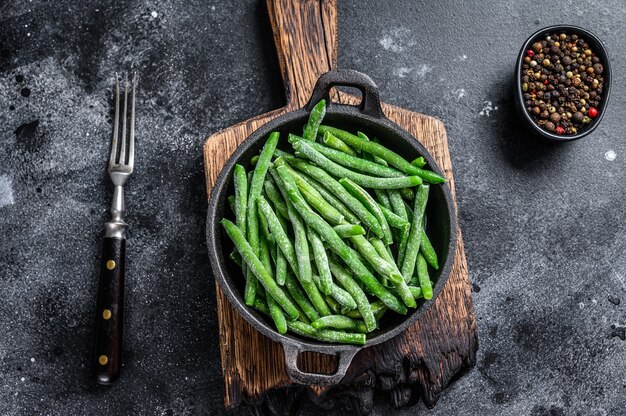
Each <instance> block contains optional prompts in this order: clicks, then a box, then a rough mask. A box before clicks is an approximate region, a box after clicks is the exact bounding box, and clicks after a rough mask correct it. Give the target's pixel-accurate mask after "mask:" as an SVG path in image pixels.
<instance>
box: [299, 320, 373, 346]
mask: <svg viewBox="0 0 626 416" xmlns="http://www.w3.org/2000/svg"><path fill="white" fill-rule="evenodd" d="M287 328H289V330H290V331H292V332H294V333H295V334H298V335H300V336H303V337H307V338H313V339H316V340H319V341H326V342H339V343H342V344H355V345H365V334H358V333H348V332H344V331H335V330H332V329H315V328H313V327H312V326H311V325H307V324H304V323H302V322H298V321H293V322H287Z"/></svg>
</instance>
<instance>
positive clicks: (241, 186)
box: [233, 164, 248, 235]
mask: <svg viewBox="0 0 626 416" xmlns="http://www.w3.org/2000/svg"><path fill="white" fill-rule="evenodd" d="M233 176H234V177H233V181H234V184H235V201H234V202H235V223H236V224H237V227H239V229H240V230H241V233H242V234H243V235H247V233H246V215H247V211H248V177H247V173H246V169H245V168H244V167H243V166H241V165H240V164H236V165H235V170H234V174H233Z"/></svg>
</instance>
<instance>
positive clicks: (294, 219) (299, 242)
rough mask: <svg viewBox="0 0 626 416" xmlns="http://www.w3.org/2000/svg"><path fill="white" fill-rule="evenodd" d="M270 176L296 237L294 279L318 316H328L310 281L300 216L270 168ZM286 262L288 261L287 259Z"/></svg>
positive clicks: (307, 245)
mask: <svg viewBox="0 0 626 416" xmlns="http://www.w3.org/2000/svg"><path fill="white" fill-rule="evenodd" d="M270 174H271V175H272V177H273V178H274V181H275V182H276V185H277V186H278V189H279V190H280V192H281V193H282V194H283V199H285V203H286V204H287V212H288V214H289V218H290V219H291V225H292V228H293V230H294V235H295V237H296V239H295V253H296V256H294V259H295V258H296V257H297V258H298V260H294V263H291V262H290V265H291V268H292V270H293V271H294V273H295V274H296V277H297V278H298V280H299V281H300V284H301V285H302V287H303V288H304V290H305V292H306V294H307V296H308V298H309V299H310V300H311V302H312V303H313V305H314V306H315V308H316V309H317V311H318V312H319V314H320V315H322V316H325V315H330V309H328V305H326V302H324V299H323V298H322V294H321V293H320V292H319V290H318V289H317V286H316V285H315V283H314V282H313V279H312V274H313V273H312V270H311V261H310V258H309V253H308V250H309V243H308V240H307V237H306V230H305V228H304V224H303V223H302V219H301V218H300V215H299V214H298V212H297V211H296V210H295V208H294V207H293V204H292V203H291V201H290V200H289V196H288V195H287V194H286V192H283V188H284V187H282V186H281V184H282V179H281V177H280V176H279V175H278V172H276V169H275V168H271V169H270ZM294 185H295V184H294ZM305 259H306V260H305ZM287 260H289V258H288V259H287ZM303 263H306V264H303ZM303 273H304V274H305V275H306V274H307V273H308V275H306V277H308V279H307V278H306V277H305V278H303V277H302V276H303Z"/></svg>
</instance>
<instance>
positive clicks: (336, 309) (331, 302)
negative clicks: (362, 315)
mask: <svg viewBox="0 0 626 416" xmlns="http://www.w3.org/2000/svg"><path fill="white" fill-rule="evenodd" d="M314 276H315V275H314ZM324 300H325V301H326V303H327V304H328V307H329V308H330V310H331V311H333V313H335V314H337V313H341V305H340V304H339V302H337V301H336V300H335V299H333V298H332V297H331V296H328V295H324ZM328 316H330V315H328Z"/></svg>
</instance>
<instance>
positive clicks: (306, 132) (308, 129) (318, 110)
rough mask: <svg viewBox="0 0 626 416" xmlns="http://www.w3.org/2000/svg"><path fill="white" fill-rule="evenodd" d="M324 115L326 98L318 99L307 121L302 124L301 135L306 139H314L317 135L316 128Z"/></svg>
mask: <svg viewBox="0 0 626 416" xmlns="http://www.w3.org/2000/svg"><path fill="white" fill-rule="evenodd" d="M325 115H326V100H320V101H319V102H318V103H317V104H315V106H314V107H313V109H312V110H311V114H309V121H308V122H307V123H306V125H305V126H304V129H303V131H302V136H303V137H304V138H305V139H306V140H310V141H314V140H315V137H316V136H317V129H318V128H319V126H320V124H322V120H323V119H324V116H325Z"/></svg>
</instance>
